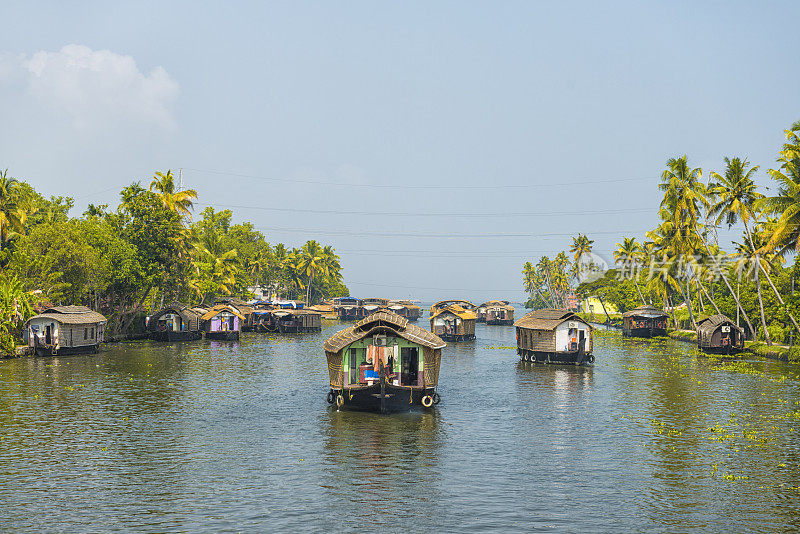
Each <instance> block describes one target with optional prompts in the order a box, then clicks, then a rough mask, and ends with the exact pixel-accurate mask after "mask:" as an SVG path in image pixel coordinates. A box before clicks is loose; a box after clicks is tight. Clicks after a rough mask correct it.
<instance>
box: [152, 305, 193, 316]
mask: <svg viewBox="0 0 800 534" xmlns="http://www.w3.org/2000/svg"><path fill="white" fill-rule="evenodd" d="M201 309H202V308H201ZM167 313H177V314H178V315H180V316H181V317H183V318H185V319H198V318H199V317H200V316H201V315H202V313H201V312H198V311H195V310H194V309H193V308H190V307H189V306H187V305H186V304H182V303H180V302H173V303H171V304H169V305H167V306H164V307H163V308H161V309H160V310H158V311H157V312H156V313H154V314H153V315H152V318H153V319H155V318H158V317H161V316H162V315H165V314H167Z"/></svg>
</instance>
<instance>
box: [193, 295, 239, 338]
mask: <svg viewBox="0 0 800 534" xmlns="http://www.w3.org/2000/svg"><path fill="white" fill-rule="evenodd" d="M200 321H201V329H202V330H203V332H205V334H206V339H216V340H222V341H237V340H238V339H239V332H241V330H242V325H243V324H244V322H245V317H244V315H242V314H241V313H239V310H237V309H236V308H234V307H233V306H232V305H230V304H217V305H216V306H214V307H213V308H211V309H210V310H208V311H207V312H206V313H205V314H204V315H203V316H202V317H200Z"/></svg>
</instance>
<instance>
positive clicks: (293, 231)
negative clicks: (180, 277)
mask: <svg viewBox="0 0 800 534" xmlns="http://www.w3.org/2000/svg"><path fill="white" fill-rule="evenodd" d="M256 228H258V229H259V230H267V231H272V232H283V233H288V234H315V235H332V236H336V235H339V236H349V237H414V238H429V239H430V238H433V239H482V238H491V239H497V238H510V237H516V238H520V237H542V238H547V237H563V236H574V235H575V234H576V233H577V231H573V232H552V233H544V234H523V233H519V234H512V233H484V234H454V233H450V234H432V233H429V234H420V233H405V232H365V231H361V230H325V229H321V228H286V227H277V226H258V227H256ZM622 233H625V234H630V233H632V232H631V231H630V230H629V229H625V230H593V231H592V232H591V235H600V234H622Z"/></svg>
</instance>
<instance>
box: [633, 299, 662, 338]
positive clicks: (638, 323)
mask: <svg viewBox="0 0 800 534" xmlns="http://www.w3.org/2000/svg"><path fill="white" fill-rule="evenodd" d="M667 319H669V315H667V313H666V312H665V311H664V310H659V309H658V308H656V307H655V306H651V305H650V304H645V305H643V306H639V307H638V308H634V309H632V310H629V311H626V312H625V313H623V314H622V335H623V336H627V337H655V336H666V335H667Z"/></svg>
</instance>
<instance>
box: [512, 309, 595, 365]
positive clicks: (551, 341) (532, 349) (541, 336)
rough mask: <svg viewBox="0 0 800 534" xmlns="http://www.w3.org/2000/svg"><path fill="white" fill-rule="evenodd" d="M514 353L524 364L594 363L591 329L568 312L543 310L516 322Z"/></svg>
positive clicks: (533, 312)
mask: <svg viewBox="0 0 800 534" xmlns="http://www.w3.org/2000/svg"><path fill="white" fill-rule="evenodd" d="M514 326H515V327H516V329H517V354H518V355H519V356H520V359H521V360H522V361H525V362H542V363H571V364H584V363H592V362H594V356H593V355H592V330H593V329H592V326H591V325H590V324H589V323H587V322H586V321H584V320H583V319H581V318H580V317H579V316H578V315H576V314H575V313H573V312H571V311H569V310H556V309H552V308H544V309H541V310H534V311H532V312H530V313H529V314H527V315H525V316H524V317H522V318H521V319H519V320H518V321H517V322H516V323H514Z"/></svg>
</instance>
